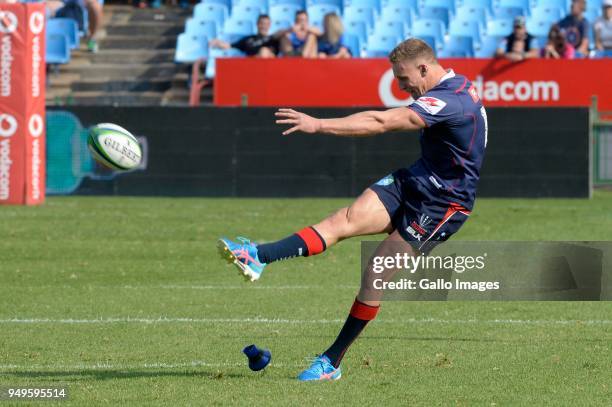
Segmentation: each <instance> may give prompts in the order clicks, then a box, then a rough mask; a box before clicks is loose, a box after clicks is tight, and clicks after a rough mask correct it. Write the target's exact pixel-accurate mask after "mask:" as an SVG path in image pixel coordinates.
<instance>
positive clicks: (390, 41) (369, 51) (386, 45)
mask: <svg viewBox="0 0 612 407" xmlns="http://www.w3.org/2000/svg"><path fill="white" fill-rule="evenodd" d="M399 42H400V39H399V38H398V37H394V36H387V35H372V36H371V37H370V38H368V44H367V47H366V55H367V56H368V57H369V58H377V57H386V56H387V55H388V54H389V52H391V50H393V48H395V46H396V45H397V44H398V43H399Z"/></svg>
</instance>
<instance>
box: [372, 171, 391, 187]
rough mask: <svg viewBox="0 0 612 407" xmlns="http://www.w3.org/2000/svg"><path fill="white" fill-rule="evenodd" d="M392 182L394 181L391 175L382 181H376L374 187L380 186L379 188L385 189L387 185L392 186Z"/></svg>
mask: <svg viewBox="0 0 612 407" xmlns="http://www.w3.org/2000/svg"><path fill="white" fill-rule="evenodd" d="M393 181H394V179H393V175H391V174H389V175H387V176H386V177H384V178H383V179H381V180H380V181H378V182H377V183H376V185H380V186H381V187H386V186H387V185H391V184H393Z"/></svg>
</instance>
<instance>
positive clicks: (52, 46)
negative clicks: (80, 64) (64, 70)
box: [45, 31, 70, 64]
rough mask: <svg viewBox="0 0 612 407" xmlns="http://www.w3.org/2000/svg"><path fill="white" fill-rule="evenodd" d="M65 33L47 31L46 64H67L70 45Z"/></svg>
mask: <svg viewBox="0 0 612 407" xmlns="http://www.w3.org/2000/svg"><path fill="white" fill-rule="evenodd" d="M69 41H70V40H69V39H68V36H66V35H65V34H58V33H56V34H51V33H50V32H49V31H47V39H46V42H47V45H46V50H45V59H46V61H47V63H48V64H67V63H68V62H69V61H70V45H69Z"/></svg>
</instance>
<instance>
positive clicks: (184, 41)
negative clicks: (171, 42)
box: [174, 33, 208, 63]
mask: <svg viewBox="0 0 612 407" xmlns="http://www.w3.org/2000/svg"><path fill="white" fill-rule="evenodd" d="M207 56H208V38H206V37H204V36H199V35H193V34H187V33H183V34H180V35H179V36H178V40H177V42H176V51H175V54H174V61H175V62H181V63H193V62H195V61H197V60H198V59H200V58H206V57H207Z"/></svg>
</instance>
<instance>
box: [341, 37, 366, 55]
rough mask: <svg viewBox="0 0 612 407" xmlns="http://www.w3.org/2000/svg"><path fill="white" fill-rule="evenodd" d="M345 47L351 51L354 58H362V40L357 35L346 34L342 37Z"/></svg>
mask: <svg viewBox="0 0 612 407" xmlns="http://www.w3.org/2000/svg"><path fill="white" fill-rule="evenodd" d="M342 37H343V41H344V45H346V47H347V48H348V49H349V50H350V51H351V55H352V56H353V58H360V57H361V40H360V39H359V37H358V36H356V35H355V34H348V33H345V34H343V35H342Z"/></svg>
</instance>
